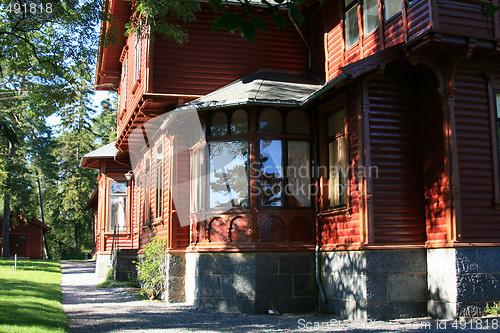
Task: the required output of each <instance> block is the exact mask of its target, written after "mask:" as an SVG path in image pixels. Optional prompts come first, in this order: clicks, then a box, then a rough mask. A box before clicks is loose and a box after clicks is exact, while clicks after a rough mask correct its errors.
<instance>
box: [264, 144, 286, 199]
mask: <svg viewBox="0 0 500 333" xmlns="http://www.w3.org/2000/svg"><path fill="white" fill-rule="evenodd" d="M260 167H261V170H260V176H261V178H260V181H261V204H262V205H263V206H283V199H282V192H283V191H282V188H283V168H282V145H281V140H261V141H260Z"/></svg>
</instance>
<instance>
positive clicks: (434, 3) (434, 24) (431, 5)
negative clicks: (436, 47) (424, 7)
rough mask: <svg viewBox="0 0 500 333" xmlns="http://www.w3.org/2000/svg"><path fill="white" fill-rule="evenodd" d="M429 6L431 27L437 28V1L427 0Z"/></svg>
mask: <svg viewBox="0 0 500 333" xmlns="http://www.w3.org/2000/svg"><path fill="white" fill-rule="evenodd" d="M428 2H429V8H430V9H431V13H430V16H431V17H430V20H431V29H434V30H439V9H438V3H437V1H432V0H428Z"/></svg>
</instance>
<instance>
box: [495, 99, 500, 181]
mask: <svg viewBox="0 0 500 333" xmlns="http://www.w3.org/2000/svg"><path fill="white" fill-rule="evenodd" d="M495 102H496V103H495V104H496V119H497V122H496V127H497V149H498V165H499V169H500V92H497V93H495ZM499 172H500V170H499Z"/></svg>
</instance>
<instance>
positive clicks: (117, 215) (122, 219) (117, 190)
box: [109, 182, 127, 232]
mask: <svg viewBox="0 0 500 333" xmlns="http://www.w3.org/2000/svg"><path fill="white" fill-rule="evenodd" d="M110 185H111V192H110V200H109V201H110V217H109V230H110V231H113V230H115V227H116V230H117V231H122V232H125V231H127V221H126V215H125V207H127V182H111V184H110Z"/></svg>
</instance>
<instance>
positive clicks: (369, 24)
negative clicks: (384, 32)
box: [363, 0, 379, 35]
mask: <svg viewBox="0 0 500 333" xmlns="http://www.w3.org/2000/svg"><path fill="white" fill-rule="evenodd" d="M378 1H379V0H365V2H364V6H363V21H364V31H365V35H367V34H369V33H370V32H372V31H373V30H375V29H376V28H377V27H378V25H379V19H378Z"/></svg>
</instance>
